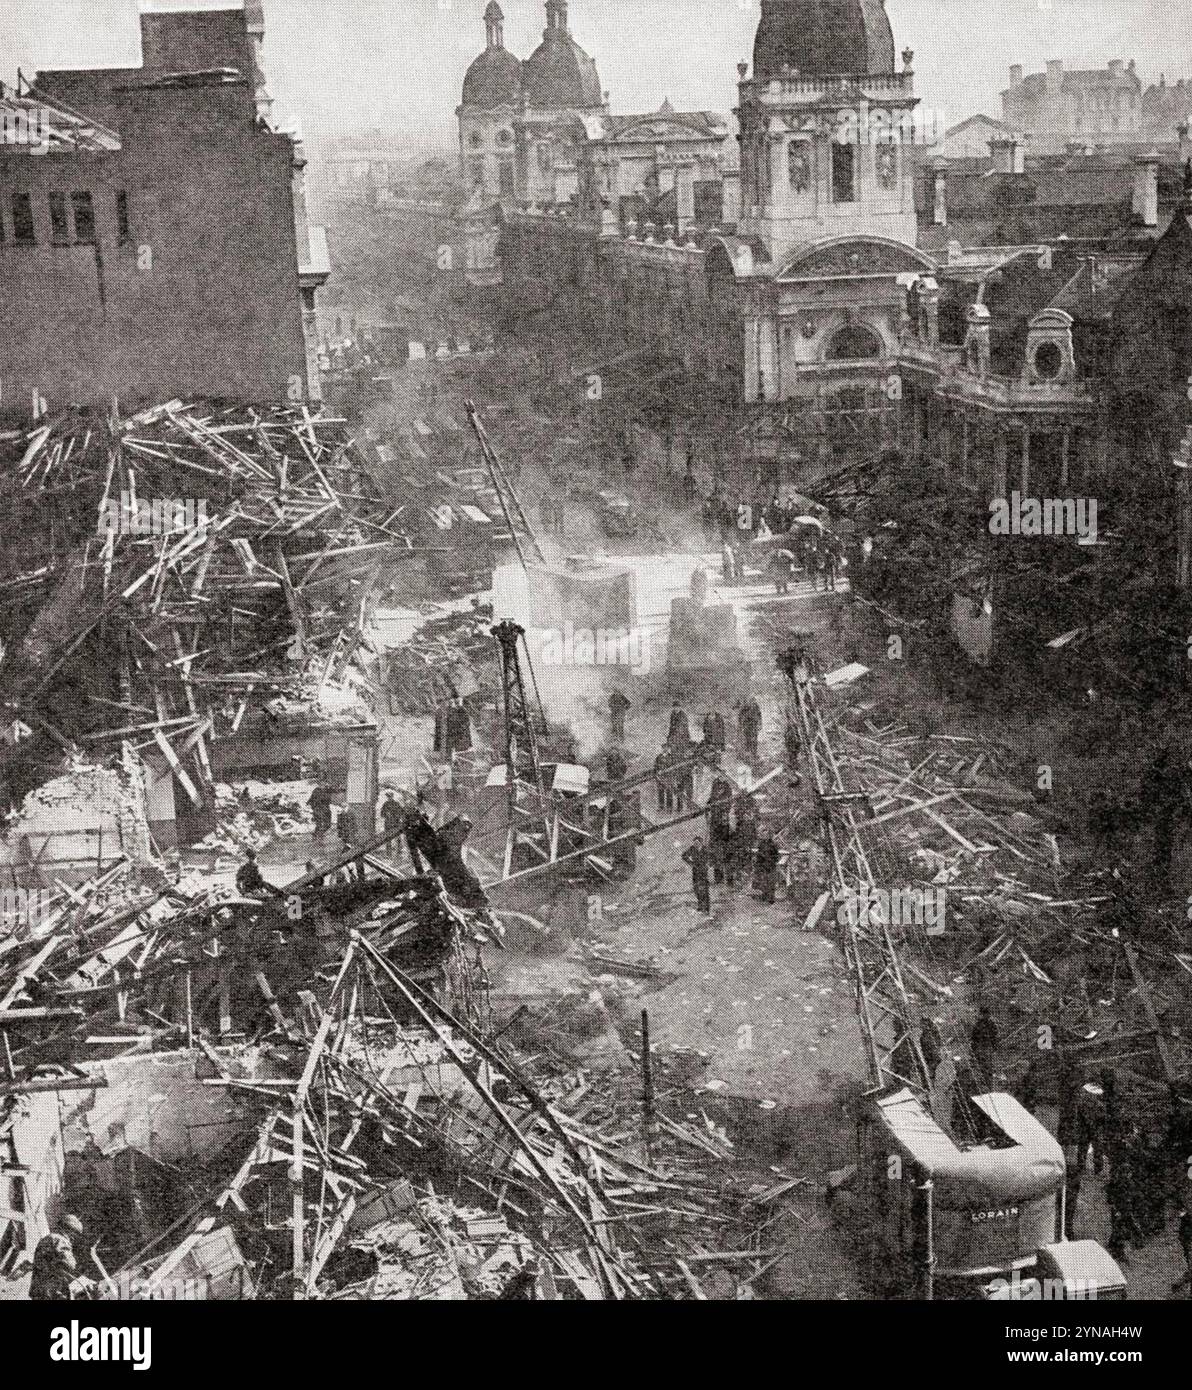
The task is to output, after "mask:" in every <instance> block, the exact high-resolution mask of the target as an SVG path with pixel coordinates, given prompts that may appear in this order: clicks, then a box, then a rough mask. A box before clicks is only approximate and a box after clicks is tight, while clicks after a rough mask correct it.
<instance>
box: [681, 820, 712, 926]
mask: <svg viewBox="0 0 1192 1390" xmlns="http://www.w3.org/2000/svg"><path fill="white" fill-rule="evenodd" d="M683 863H684V864H689V865H690V866H691V887H692V890H693V892H694V893H695V905H696V907H697V908H699V910H700V911H701V912H702V913H704V914H705V915H706V916H711V914H712V892H711V888H710V886H709V884H708V864H709V855H708V851H707V849H706V848H705V847H704V842H703V840H702V839H701V838H700V837H699V836H698V835H697V836H696V837H695V839H694V840H693V841H692V842H691V846H690V848H688V849H687V850H685V851H684V853H683Z"/></svg>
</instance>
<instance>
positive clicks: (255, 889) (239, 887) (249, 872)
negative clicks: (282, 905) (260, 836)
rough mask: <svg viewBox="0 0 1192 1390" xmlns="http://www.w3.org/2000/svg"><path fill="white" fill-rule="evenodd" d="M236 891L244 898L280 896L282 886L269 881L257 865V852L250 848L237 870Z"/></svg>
mask: <svg viewBox="0 0 1192 1390" xmlns="http://www.w3.org/2000/svg"><path fill="white" fill-rule="evenodd" d="M236 891H237V893H239V894H240V896H241V897H242V898H259V897H261V896H262V894H264V895H265V896H267V897H278V896H280V894H281V889H280V888H275V887H274V886H273V884H272V883H267V882H266V881H265V879H264V877H263V876H262V874H261V871H260V869H259V868H258V867H257V852H256V850H255V849H250V850H249V851H248V852H247V853H246V854H245V856H244V863H243V864H241V865H240V867H239V868H238V869H237V870H236Z"/></svg>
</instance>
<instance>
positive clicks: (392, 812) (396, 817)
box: [381, 792, 406, 835]
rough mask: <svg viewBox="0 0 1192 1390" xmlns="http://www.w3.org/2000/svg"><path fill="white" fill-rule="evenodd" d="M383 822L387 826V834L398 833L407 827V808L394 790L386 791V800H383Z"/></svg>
mask: <svg viewBox="0 0 1192 1390" xmlns="http://www.w3.org/2000/svg"><path fill="white" fill-rule="evenodd" d="M381 824H382V825H383V826H384V827H385V834H386V835H396V834H397V833H398V831H399V830H404V829H405V824H406V808H405V807H404V806H403V805H402V804H401V802H400V801H398V799H397V797H396V796H395V795H394V794H393V792H386V793H385V800H384V801H382V802H381Z"/></svg>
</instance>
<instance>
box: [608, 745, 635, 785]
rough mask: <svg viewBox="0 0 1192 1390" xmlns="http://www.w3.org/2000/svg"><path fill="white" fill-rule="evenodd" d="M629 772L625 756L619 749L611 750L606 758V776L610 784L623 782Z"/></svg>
mask: <svg viewBox="0 0 1192 1390" xmlns="http://www.w3.org/2000/svg"><path fill="white" fill-rule="evenodd" d="M628 771H629V764H628V763H627V762H626V761H625V754H624V753H622V752H621V750H620V749H619V748H610V749H609V750H608V752H607V753H606V754H605V757H604V775H605V778H606V780H607V781H609V782H623V781H624V780H625V775H626V773H628Z"/></svg>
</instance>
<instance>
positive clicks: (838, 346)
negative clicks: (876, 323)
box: [824, 319, 886, 362]
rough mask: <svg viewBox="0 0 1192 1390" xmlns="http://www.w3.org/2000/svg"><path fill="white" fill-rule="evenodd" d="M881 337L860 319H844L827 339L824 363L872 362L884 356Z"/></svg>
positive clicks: (870, 325)
mask: <svg viewBox="0 0 1192 1390" xmlns="http://www.w3.org/2000/svg"><path fill="white" fill-rule="evenodd" d="M885 350H886V347H885V343H884V342H883V341H882V335H881V334H880V333H879V332H878V331H877V329H876V328H874V327H873V325H872V324H868V323H865V322H864V320H862V319H846V320H845V321H844V323H842V324H841V325H840V326H839V327H838V328H837V329H836V330H835V331H834V332H833V334H832V335H831V337H830V338H829V339H828V342H827V345H826V346H825V348H824V361H825V362H872V361H876V360H877V359H878V358H880V357H882V356H884V355H885Z"/></svg>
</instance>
